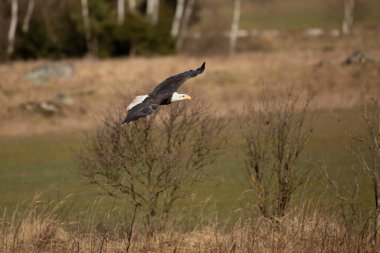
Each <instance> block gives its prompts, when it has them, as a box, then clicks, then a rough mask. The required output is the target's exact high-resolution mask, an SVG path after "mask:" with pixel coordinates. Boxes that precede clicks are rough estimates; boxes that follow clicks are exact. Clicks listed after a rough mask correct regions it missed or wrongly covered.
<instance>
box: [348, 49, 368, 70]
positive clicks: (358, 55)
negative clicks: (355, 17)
mask: <svg viewBox="0 0 380 253" xmlns="http://www.w3.org/2000/svg"><path fill="white" fill-rule="evenodd" d="M370 62H374V60H373V59H372V58H371V57H369V56H368V55H367V54H366V53H364V52H362V51H360V50H357V51H354V52H353V53H352V54H350V55H349V56H348V57H347V58H346V59H345V60H344V61H343V62H342V63H341V65H342V66H348V65H352V64H366V63H370Z"/></svg>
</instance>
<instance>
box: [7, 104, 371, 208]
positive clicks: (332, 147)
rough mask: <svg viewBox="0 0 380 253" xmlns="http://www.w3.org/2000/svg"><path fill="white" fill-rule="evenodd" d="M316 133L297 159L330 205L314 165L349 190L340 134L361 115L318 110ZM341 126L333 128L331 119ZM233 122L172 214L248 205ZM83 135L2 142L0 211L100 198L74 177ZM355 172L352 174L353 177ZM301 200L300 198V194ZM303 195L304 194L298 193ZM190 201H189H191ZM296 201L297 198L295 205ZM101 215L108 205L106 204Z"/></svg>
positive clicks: (311, 192)
mask: <svg viewBox="0 0 380 253" xmlns="http://www.w3.org/2000/svg"><path fill="white" fill-rule="evenodd" d="M315 113H316V115H317V117H316V120H315V121H316V122H315V124H316V130H315V133H314V134H313V136H312V138H311V140H310V142H309V144H308V145H307V148H306V151H305V153H304V155H303V158H302V163H301V164H302V166H304V167H305V168H310V183H309V185H308V186H307V192H306V194H307V196H308V198H311V199H313V200H317V199H319V198H320V197H323V198H327V199H330V200H331V201H333V200H334V196H332V195H331V192H329V191H328V190H327V189H326V188H325V187H324V185H323V177H322V175H321V172H320V171H319V169H320V168H318V166H317V165H316V163H317V162H318V161H320V160H322V161H324V162H325V163H326V165H327V168H328V169H329V171H330V172H331V173H332V175H334V177H336V178H337V180H339V181H340V182H343V183H345V184H350V183H351V182H352V180H353V178H354V177H353V176H354V175H355V171H352V170H351V166H352V165H353V164H355V162H356V157H353V156H352V155H351V153H350V150H349V149H348V148H346V147H345V145H346V144H347V143H348V141H349V137H348V136H347V134H346V133H345V132H344V128H345V127H346V124H347V125H349V126H350V128H351V129H358V127H359V126H358V122H359V121H358V119H360V111H359V110H358V109H357V108H353V109H344V110H335V111H328V110H319V111H316V112H315ZM335 113H336V114H337V115H339V118H341V119H343V120H344V121H345V122H346V123H344V124H341V123H339V122H338V119H337V118H336V115H335ZM235 124H236V122H235V123H232V125H231V127H230V128H231V129H229V130H228V131H229V132H230V133H231V138H229V140H228V144H227V147H226V149H225V151H224V152H223V154H222V155H221V156H220V157H219V159H218V162H217V163H216V164H214V165H212V166H209V167H207V168H206V169H205V172H206V178H205V181H204V182H203V183H199V184H197V185H196V186H195V187H194V188H193V189H189V198H188V199H185V200H181V201H179V203H178V205H177V209H178V210H181V209H182V208H184V207H186V206H187V205H188V204H189V203H190V202H191V200H190V199H193V198H194V197H195V199H194V203H195V204H196V205H200V204H201V203H203V202H204V201H206V199H208V198H209V197H211V198H210V202H209V203H210V204H211V205H212V206H214V207H215V208H216V210H217V211H219V212H220V213H221V214H226V213H228V212H230V211H232V210H234V209H237V208H240V207H243V206H245V205H246V204H247V202H248V201H252V199H251V198H250V197H249V193H245V194H243V192H244V191H245V190H246V189H247V188H248V187H247V186H248V183H247V180H246V175H245V174H244V161H243V159H244V149H243V141H242V139H241V136H239V132H238V131H239V129H238V127H236V125H235ZM83 137H84V136H83V135H80V134H60V133H55V134H46V135H40V134H37V135H34V136H22V137H3V138H2V139H1V141H0V161H1V166H0V174H1V175H2V176H1V177H0V192H1V193H2V196H3V197H2V199H1V202H0V206H1V207H3V208H4V207H8V208H9V209H10V210H13V209H14V208H15V207H16V206H17V205H18V204H21V202H23V201H26V200H28V199H30V198H32V197H33V195H34V194H36V193H42V199H44V200H54V199H62V198H63V197H65V196H67V195H68V194H73V198H74V199H75V201H74V206H73V210H74V211H78V210H81V209H84V208H86V207H87V206H88V205H91V203H92V202H93V201H94V200H96V199H97V198H99V197H100V196H101V195H100V192H99V191H97V188H95V187H94V186H91V185H88V184H87V182H86V181H85V179H84V178H83V177H82V176H81V175H79V174H78V172H77V164H76V160H75V155H76V152H77V150H78V147H79V146H80V144H81V142H82V140H83ZM358 171H360V170H357V172H358ZM362 187H363V189H362V192H361V200H362V202H363V208H367V207H369V206H370V201H371V199H370V194H369V192H370V187H369V186H368V181H367V180H363V181H362ZM300 194H301V193H300ZM302 194H305V193H302ZM191 196H192V197H191ZM297 199H298V200H299V198H298V197H297V198H296V199H295V200H297ZM104 203H105V206H104V209H107V206H106V205H107V204H108V205H109V204H110V201H105V202H104Z"/></svg>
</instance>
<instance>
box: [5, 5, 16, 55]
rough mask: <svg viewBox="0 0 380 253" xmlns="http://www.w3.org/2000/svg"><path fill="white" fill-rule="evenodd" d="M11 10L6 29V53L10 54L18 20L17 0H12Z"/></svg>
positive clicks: (12, 49)
mask: <svg viewBox="0 0 380 253" xmlns="http://www.w3.org/2000/svg"><path fill="white" fill-rule="evenodd" d="M11 8H12V10H11V22H10V26H9V31H8V48H7V53H8V54H12V53H13V51H14V46H15V45H14V44H15V36H16V28H17V21H18V15H17V14H18V0H12V7H11Z"/></svg>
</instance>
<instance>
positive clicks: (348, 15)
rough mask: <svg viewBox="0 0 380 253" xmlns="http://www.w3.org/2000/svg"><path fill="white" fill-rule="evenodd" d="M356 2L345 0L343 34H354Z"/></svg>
mask: <svg viewBox="0 0 380 253" xmlns="http://www.w3.org/2000/svg"><path fill="white" fill-rule="evenodd" d="M354 10H355V0H344V16H343V22H342V33H343V34H344V35H348V34H350V33H351V32H352V26H353V24H354Z"/></svg>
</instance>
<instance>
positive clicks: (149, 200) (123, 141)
mask: <svg viewBox="0 0 380 253" xmlns="http://www.w3.org/2000/svg"><path fill="white" fill-rule="evenodd" d="M122 115H123V113H122V112H120V111H119V113H117V112H116V113H115V112H110V113H108V114H107V115H106V116H105V118H104V120H103V121H102V122H101V124H100V125H99V126H98V127H97V128H96V130H95V132H94V133H93V134H92V135H91V136H89V137H88V139H87V141H86V143H85V144H84V146H83V148H82V150H81V152H80V155H79V162H80V172H81V173H82V174H83V175H85V176H86V177H87V179H88V180H89V181H90V182H91V183H93V184H96V185H98V186H99V187H100V188H101V189H103V190H104V191H105V192H106V193H108V194H110V195H112V196H118V197H124V198H126V199H127V200H128V201H129V202H130V203H131V204H132V205H133V206H136V207H138V209H139V211H138V212H139V213H140V214H141V215H142V216H143V219H144V225H145V228H146V231H147V233H148V234H149V235H152V234H153V232H154V231H157V230H160V229H162V228H163V227H164V226H165V222H166V221H167V219H168V217H169V214H170V211H171V209H172V207H173V204H174V202H175V201H176V200H178V199H180V198H183V197H186V189H187V186H188V185H190V184H192V183H194V182H198V181H201V180H202V176H203V170H202V169H203V168H204V167H205V166H206V165H208V164H210V163H213V162H214V161H215V158H216V154H217V151H218V150H219V149H220V147H221V143H222V142H223V138H222V137H221V136H220V134H221V131H222V129H223V127H224V123H223V122H221V121H220V120H216V119H213V118H212V116H211V115H210V114H209V113H208V112H207V110H206V106H205V105H204V104H202V103H198V104H194V103H193V104H192V105H191V106H189V105H188V104H184V103H178V104H173V105H170V106H167V107H161V109H160V111H159V112H158V113H156V114H155V115H153V116H151V117H148V118H145V119H141V120H138V121H136V122H132V123H130V124H128V125H126V126H121V125H120V123H121V119H120V117H121V116H122Z"/></svg>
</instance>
